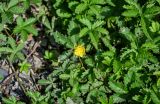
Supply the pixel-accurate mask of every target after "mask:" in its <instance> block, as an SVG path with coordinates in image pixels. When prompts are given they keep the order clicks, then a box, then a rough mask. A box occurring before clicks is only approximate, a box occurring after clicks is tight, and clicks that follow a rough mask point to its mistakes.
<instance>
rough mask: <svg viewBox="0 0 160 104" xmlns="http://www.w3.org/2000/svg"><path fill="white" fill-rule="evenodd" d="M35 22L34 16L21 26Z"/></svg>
mask: <svg viewBox="0 0 160 104" xmlns="http://www.w3.org/2000/svg"><path fill="white" fill-rule="evenodd" d="M35 22H36V19H35V18H29V19H27V20H26V21H25V22H24V23H23V27H25V26H28V25H32V24H33V23H35Z"/></svg>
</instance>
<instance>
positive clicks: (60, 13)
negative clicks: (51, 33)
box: [56, 9, 71, 18]
mask: <svg viewBox="0 0 160 104" xmlns="http://www.w3.org/2000/svg"><path fill="white" fill-rule="evenodd" d="M56 13H57V15H58V16H59V17H61V18H69V17H71V14H70V13H68V12H67V11H65V10H62V9H58V10H56Z"/></svg>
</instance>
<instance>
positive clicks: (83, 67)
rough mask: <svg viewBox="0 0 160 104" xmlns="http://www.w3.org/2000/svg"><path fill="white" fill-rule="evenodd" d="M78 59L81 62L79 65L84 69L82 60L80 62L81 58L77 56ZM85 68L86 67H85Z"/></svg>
mask: <svg viewBox="0 0 160 104" xmlns="http://www.w3.org/2000/svg"><path fill="white" fill-rule="evenodd" d="M78 59H79V61H80V63H81V66H82V67H83V68H84V69H85V67H84V66H83V62H82V60H81V58H80V57H79V58H78ZM85 70H86V69H85Z"/></svg>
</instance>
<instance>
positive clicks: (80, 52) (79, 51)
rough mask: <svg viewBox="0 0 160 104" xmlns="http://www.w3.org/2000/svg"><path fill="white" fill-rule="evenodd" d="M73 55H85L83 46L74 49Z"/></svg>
mask: <svg viewBox="0 0 160 104" xmlns="http://www.w3.org/2000/svg"><path fill="white" fill-rule="evenodd" d="M74 55H76V56H78V57H83V56H84V55H85V47H84V46H83V45H77V46H76V47H75V49H74Z"/></svg>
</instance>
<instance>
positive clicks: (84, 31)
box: [79, 27, 89, 37]
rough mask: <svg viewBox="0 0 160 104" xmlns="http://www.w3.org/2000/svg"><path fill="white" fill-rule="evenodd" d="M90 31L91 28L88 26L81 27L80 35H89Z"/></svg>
mask: <svg viewBox="0 0 160 104" xmlns="http://www.w3.org/2000/svg"><path fill="white" fill-rule="evenodd" d="M88 32H89V29H88V28H87V27H84V28H83V29H81V31H80V33H79V37H83V36H85V35H87V33H88Z"/></svg>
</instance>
